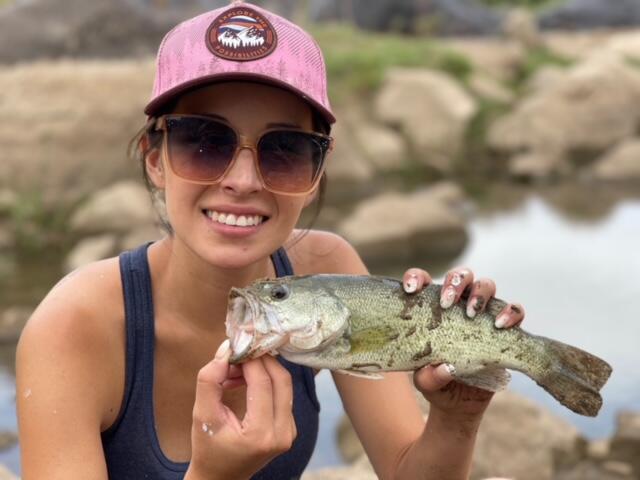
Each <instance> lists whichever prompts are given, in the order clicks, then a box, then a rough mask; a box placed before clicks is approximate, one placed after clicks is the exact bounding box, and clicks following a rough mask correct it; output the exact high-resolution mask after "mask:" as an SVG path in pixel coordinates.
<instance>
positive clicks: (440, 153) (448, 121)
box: [375, 68, 478, 172]
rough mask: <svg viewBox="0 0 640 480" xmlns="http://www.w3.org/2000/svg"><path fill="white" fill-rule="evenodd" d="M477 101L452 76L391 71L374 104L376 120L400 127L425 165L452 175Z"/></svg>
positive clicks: (425, 72) (416, 70)
mask: <svg viewBox="0 0 640 480" xmlns="http://www.w3.org/2000/svg"><path fill="white" fill-rule="evenodd" d="M477 108H478V107H477V104H476V102H475V100H474V99H473V98H472V97H471V96H470V95H469V94H468V93H467V92H466V91H465V90H464V89H463V88H462V86H460V84H458V82H457V81H456V80H455V79H453V78H451V77H450V76H448V75H446V74H444V73H442V72H437V71H431V70H422V69H399V68H398V69H392V70H390V71H389V72H388V73H387V77H386V80H385V83H384V85H383V87H382V88H381V90H380V92H379V93H378V95H377V97H376V100H375V111H376V116H377V118H378V119H379V120H380V121H382V122H383V123H387V124H389V125H393V126H397V127H399V128H400V129H401V130H402V131H403V133H404V134H405V136H406V137H407V138H408V139H409V141H410V143H411V146H412V148H413V149H414V150H415V152H416V153H417V154H418V156H419V157H420V159H421V161H423V162H424V163H425V164H426V165H429V166H431V167H433V168H435V169H437V170H440V171H444V172H447V171H450V170H451V168H452V162H453V160H454V159H455V157H456V155H457V154H458V153H459V152H460V150H461V148H462V144H463V140H464V135H465V131H466V128H467V125H468V124H469V121H470V120H471V119H472V117H473V116H474V115H475V113H476V111H477Z"/></svg>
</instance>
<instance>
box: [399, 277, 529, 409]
mask: <svg viewBox="0 0 640 480" xmlns="http://www.w3.org/2000/svg"><path fill="white" fill-rule="evenodd" d="M430 283H431V276H430V275H429V274H428V273H427V272H426V271H424V270H421V269H418V268H411V269H409V270H407V271H406V272H405V274H404V276H403V286H404V289H405V291H406V292H407V293H414V292H419V291H420V290H422V288H424V287H425V286H427V285H428V284H430ZM467 288H469V289H470V291H469V298H468V301H467V310H466V313H467V316H468V317H469V318H473V317H475V316H476V314H478V313H479V312H482V311H484V309H485V308H486V306H487V303H488V302H489V300H490V299H491V298H492V297H493V296H494V295H495V293H496V285H495V283H494V282H493V280H490V279H488V278H480V279H477V280H475V279H474V274H473V272H472V271H471V270H469V269H468V268H462V267H459V268H454V269H452V270H450V271H449V272H448V273H447V275H446V277H445V281H444V283H443V285H442V294H441V298H440V305H441V307H442V308H449V307H451V306H452V305H454V304H455V303H457V302H458V301H459V300H460V297H461V296H462V293H463V292H464V291H465V290H466V289H467ZM523 319H524V309H523V308H522V306H521V305H519V304H507V305H506V306H505V308H504V309H502V310H501V312H500V313H499V314H498V315H497V316H496V327H497V328H510V327H513V326H515V325H519V324H520V323H521V322H522V320H523ZM450 368H451V366H450V365H446V364H442V365H437V366H435V365H428V366H426V367H424V368H421V369H420V370H418V371H416V372H415V374H414V376H413V381H414V384H415V386H416V388H418V390H420V391H421V392H422V394H423V395H424V396H425V398H426V399H427V400H428V401H429V403H430V404H431V408H432V409H434V408H435V409H437V410H439V411H440V412H442V413H445V414H447V415H452V416H461V417H475V416H480V415H482V413H483V412H484V411H485V409H486V408H487V406H488V405H489V402H490V400H491V398H492V397H493V393H492V392H488V391H486V390H482V389H479V388H476V387H471V386H468V385H465V384H462V383H459V382H456V381H455V380H454V378H453V376H452V375H451V371H450Z"/></svg>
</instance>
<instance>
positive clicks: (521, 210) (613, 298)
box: [0, 191, 640, 472]
mask: <svg viewBox="0 0 640 480" xmlns="http://www.w3.org/2000/svg"><path fill="white" fill-rule="evenodd" d="M497 198H498V199H497V200H496V199H489V200H487V201H485V202H480V205H481V207H480V208H479V209H478V210H477V211H476V213H475V214H474V219H473V220H472V221H471V223H470V226H469V234H470V241H469V244H468V246H467V248H466V249H465V251H464V252H463V254H462V255H461V256H460V257H459V258H456V259H455V260H453V261H452V262H450V264H449V265H445V266H444V267H443V266H439V267H432V268H430V265H429V264H426V263H425V262H424V261H421V259H420V258H416V259H414V260H413V261H412V262H411V265H402V266H397V267H396V268H391V269H389V268H388V267H387V268H379V269H378V268H372V273H384V274H393V275H400V274H401V273H402V270H403V269H404V267H406V266H421V267H424V268H426V269H427V270H430V271H431V272H432V274H433V275H434V276H435V277H436V280H441V275H442V274H443V273H444V271H445V269H446V268H448V267H451V266H454V265H458V264H464V265H467V266H469V267H471V268H472V269H473V270H474V271H475V272H476V273H477V274H478V275H482V276H487V277H490V278H493V279H494V280H495V281H496V284H497V285H498V296H500V297H501V298H504V299H508V300H510V301H515V302H520V303H522V304H523V305H524V306H525V308H526V311H527V317H526V320H525V324H524V328H525V329H527V330H529V331H530V332H532V333H536V334H540V335H545V336H549V337H553V338H555V339H557V340H560V341H564V342H566V343H570V344H573V345H575V346H578V347H581V348H583V349H585V350H587V351H590V352H592V353H594V354H596V355H598V356H600V357H602V358H604V359H605V360H607V361H608V362H609V363H610V364H611V365H612V366H613V368H614V371H613V374H612V376H611V379H610V380H609V383H608V384H607V385H606V386H605V388H604V390H603V397H604V406H603V408H602V411H601V413H600V415H599V416H598V417H597V418H595V419H590V418H586V417H581V416H579V415H576V414H573V413H572V412H570V411H569V410H567V409H566V408H564V407H562V406H561V405H559V404H558V403H557V402H556V401H555V400H553V399H552V398H551V397H550V396H549V395H548V394H547V393H546V392H544V391H543V390H542V389H540V388H539V387H538V386H537V385H536V384H535V383H533V382H532V381H531V380H529V379H528V378H527V377H525V376H523V375H519V374H514V379H513V381H512V383H511V388H512V389H513V390H515V391H517V392H520V393H522V394H524V395H526V396H527V397H529V398H531V399H533V400H535V401H537V402H538V403H540V404H541V405H544V406H545V407H547V408H549V409H550V410H551V411H552V412H554V413H555V414H557V415H558V416H560V417H563V418H565V419H567V420H568V421H569V422H571V423H573V424H574V425H576V426H577V427H578V428H579V429H580V430H581V431H582V432H584V434H585V435H586V436H588V437H589V438H600V437H605V436H608V435H610V434H611V433H612V432H613V429H614V423H615V421H614V419H615V415H616V413H617V412H618V411H619V410H621V409H632V410H640V368H638V364H639V363H640V353H639V350H638V339H640V318H638V313H637V308H638V307H637V306H636V305H637V302H638V301H639V299H640V281H639V280H638V276H639V274H640V253H639V247H638V246H639V245H640V199H638V198H637V197H636V198H633V199H627V200H625V199H621V200H620V199H616V201H615V202H603V201H602V198H601V197H600V194H599V193H598V192H596V191H586V192H585V191H582V192H581V193H580V197H579V200H577V201H576V200H575V197H572V196H569V197H567V196H565V195H564V194H559V193H558V192H557V191H555V192H553V193H552V194H549V195H547V194H540V193H528V192H527V193H525V194H521V193H518V194H517V195H515V197H514V196H511V195H506V196H504V195H501V196H499V197H497ZM567 198H571V200H567ZM607 198H609V197H608V196H607ZM438 276H440V277H438ZM5 301H6V299H5ZM0 307H3V305H0ZM13 352H14V348H13V347H12V346H7V347H3V348H2V349H0V359H2V362H3V363H2V365H3V366H2V367H1V368H0V431H2V430H12V431H15V430H16V420H15V391H14V373H13V364H12V359H13ZM316 384H317V387H318V394H319V397H320V402H321V405H322V410H321V429H320V436H319V439H318V445H317V448H316V452H315V454H314V456H313V458H312V461H311V465H310V468H312V469H313V468H321V467H324V466H328V465H337V464H340V463H341V462H342V461H341V458H340V456H339V453H338V452H337V449H336V447H335V427H336V425H337V422H338V420H339V418H340V417H341V416H342V414H343V411H342V405H341V403H340V399H339V397H338V394H337V392H336V391H335V388H334V387H333V382H332V381H331V377H330V375H329V374H328V373H326V372H323V373H321V374H320V375H319V376H318V377H317V380H316ZM0 463H4V464H5V465H7V466H8V467H9V468H11V469H12V470H14V471H15V472H18V471H19V452H18V448H17V447H14V448H11V449H9V450H6V451H4V452H0Z"/></svg>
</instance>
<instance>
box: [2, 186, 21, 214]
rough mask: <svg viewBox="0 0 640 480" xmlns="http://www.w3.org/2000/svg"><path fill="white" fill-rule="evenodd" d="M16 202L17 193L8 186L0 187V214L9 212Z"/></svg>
mask: <svg viewBox="0 0 640 480" xmlns="http://www.w3.org/2000/svg"><path fill="white" fill-rule="evenodd" d="M17 204H18V195H17V194H16V192H14V191H13V190H9V189H8V188H0V216H2V215H4V214H6V213H9V212H10V211H11V210H13V209H14V208H15V207H16V205H17Z"/></svg>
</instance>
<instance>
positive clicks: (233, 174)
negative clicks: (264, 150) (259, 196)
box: [220, 147, 262, 195]
mask: <svg viewBox="0 0 640 480" xmlns="http://www.w3.org/2000/svg"><path fill="white" fill-rule="evenodd" d="M254 155H256V152H254V151H253V150H252V149H250V148H246V147H245V148H241V149H240V151H239V152H238V153H237V155H236V158H235V160H234V161H233V164H232V165H231V167H230V168H229V170H228V171H227V173H226V174H225V176H224V178H223V179H222V181H221V182H220V186H221V187H222V188H223V189H224V190H225V191H227V192H229V193H235V194H238V195H246V194H249V193H253V192H257V191H259V190H261V189H262V182H261V181H260V176H259V174H258V171H257V170H256V163H257V162H256V161H255V160H254Z"/></svg>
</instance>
